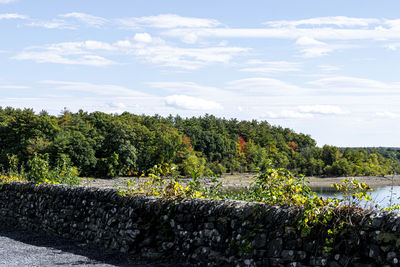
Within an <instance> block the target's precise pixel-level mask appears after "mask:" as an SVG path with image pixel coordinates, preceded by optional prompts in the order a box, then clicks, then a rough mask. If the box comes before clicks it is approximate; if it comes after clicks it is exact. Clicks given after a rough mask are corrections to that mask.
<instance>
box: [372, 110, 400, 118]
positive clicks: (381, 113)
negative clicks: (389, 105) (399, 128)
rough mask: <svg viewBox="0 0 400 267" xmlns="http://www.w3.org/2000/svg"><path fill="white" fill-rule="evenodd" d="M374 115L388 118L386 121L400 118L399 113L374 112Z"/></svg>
mask: <svg viewBox="0 0 400 267" xmlns="http://www.w3.org/2000/svg"><path fill="white" fill-rule="evenodd" d="M375 115H376V116H377V117H382V118H388V119H397V118H400V113H394V112H390V111H383V112H376V113H375Z"/></svg>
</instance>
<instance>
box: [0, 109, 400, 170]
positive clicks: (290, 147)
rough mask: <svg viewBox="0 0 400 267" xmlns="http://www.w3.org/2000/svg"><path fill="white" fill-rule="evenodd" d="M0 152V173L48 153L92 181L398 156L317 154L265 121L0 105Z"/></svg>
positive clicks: (371, 163)
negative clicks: (165, 167)
mask: <svg viewBox="0 0 400 267" xmlns="http://www.w3.org/2000/svg"><path fill="white" fill-rule="evenodd" d="M0 147H1V150H0V166H2V168H3V169H4V170H9V169H10V168H11V166H10V161H9V159H8V157H7V155H15V157H16V162H17V165H18V166H17V169H19V170H20V169H21V168H22V167H26V166H27V164H28V161H29V160H31V159H32V158H33V156H34V154H35V153H36V154H38V155H44V154H48V158H47V160H48V163H49V164H50V165H51V166H54V165H55V164H56V161H57V159H58V158H60V157H61V156H60V155H62V154H66V155H68V157H69V158H70V159H71V163H72V164H73V165H74V166H76V167H77V168H78V170H79V172H80V174H81V175H83V176H97V177H106V176H108V177H111V176H118V175H121V176H132V175H139V174H141V173H146V172H147V170H148V169H150V168H151V167H152V166H154V165H160V164H163V163H168V164H175V165H176V167H177V168H176V171H179V172H180V174H181V175H185V176H190V175H191V173H192V171H193V170H196V171H200V173H201V175H204V173H205V172H206V170H207V168H210V169H212V170H213V171H214V172H215V173H219V174H222V173H224V172H231V173H233V172H244V171H247V172H251V171H254V170H255V169H260V170H262V171H266V170H267V168H268V167H269V166H268V160H270V161H271V166H272V167H274V168H276V169H279V168H286V169H289V170H290V171H291V172H292V173H294V174H299V173H304V174H306V175H341V176H355V175H386V174H391V173H393V172H400V169H399V168H400V167H399V166H400V164H399V159H400V150H396V149H391V148H357V149H340V148H337V147H334V146H324V147H323V148H319V147H316V143H315V141H314V140H313V139H312V138H311V137H310V136H308V135H304V134H299V133H295V132H293V131H292V130H290V129H287V128H282V127H279V126H278V127H276V126H271V125H270V124H269V123H268V122H265V121H255V120H253V121H238V120H236V119H231V120H227V119H219V118H216V117H214V116H212V115H205V116H203V117H198V118H195V117H193V118H187V119H183V118H181V117H179V116H175V117H173V116H169V117H168V118H163V117H161V116H159V115H155V116H145V115H140V116H138V115H134V114H130V113H128V112H125V113H123V114H121V115H111V114H106V113H102V112H93V113H87V112H84V111H82V110H80V111H78V112H76V113H72V112H70V111H68V110H63V111H62V112H61V114H60V115H58V116H51V115H49V114H47V113H46V112H41V113H40V114H38V115H37V114H35V113H34V112H33V111H32V110H31V109H24V110H21V109H13V108H5V109H3V108H1V107H0ZM115 154H117V155H118V159H117V161H118V163H116V161H115V159H116V156H115ZM203 163H204V164H203ZM38 164H39V163H38ZM12 168H15V166H13V167H12Z"/></svg>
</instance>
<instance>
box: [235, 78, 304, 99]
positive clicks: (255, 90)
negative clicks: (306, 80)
mask: <svg viewBox="0 0 400 267" xmlns="http://www.w3.org/2000/svg"><path fill="white" fill-rule="evenodd" d="M227 85H228V86H227V89H232V90H235V91H237V92H241V93H242V94H250V95H252V94H257V95H265V96H267V95H286V94H301V93H303V92H304V89H302V88H300V87H298V86H295V85H292V84H289V83H286V82H283V81H281V80H277V79H272V78H247V79H240V80H234V81H230V82H228V83H227Z"/></svg>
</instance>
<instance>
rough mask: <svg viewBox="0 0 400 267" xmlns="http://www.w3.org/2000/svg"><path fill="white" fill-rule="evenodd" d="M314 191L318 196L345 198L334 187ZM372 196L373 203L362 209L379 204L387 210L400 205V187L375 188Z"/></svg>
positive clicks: (314, 189) (371, 193)
mask: <svg viewBox="0 0 400 267" xmlns="http://www.w3.org/2000/svg"><path fill="white" fill-rule="evenodd" d="M313 191H314V192H316V193H317V195H318V196H322V197H331V198H332V197H336V198H339V199H342V198H343V196H342V195H341V194H340V193H339V192H337V191H335V190H334V188H332V187H326V188H324V187H319V188H313ZM369 195H370V196H371V203H365V202H363V203H362V204H361V206H362V207H364V206H365V207H370V206H371V205H372V206H375V204H378V205H379V206H380V207H382V208H387V207H389V206H390V205H391V204H397V205H400V199H399V198H400V186H393V187H392V186H384V187H377V188H374V190H373V191H372V192H370V193H369Z"/></svg>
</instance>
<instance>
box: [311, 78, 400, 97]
mask: <svg viewBox="0 0 400 267" xmlns="http://www.w3.org/2000/svg"><path fill="white" fill-rule="evenodd" d="M308 84H311V85H315V86H318V87H320V88H321V89H322V90H329V91H332V93H340V92H342V93H376V94H378V93H379V94H382V93H398V92H399V90H400V83H385V82H381V81H377V80H371V79H363V78H357V77H349V76H332V77H327V78H322V79H319V80H315V81H310V82H308Z"/></svg>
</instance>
